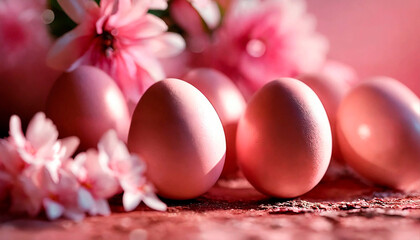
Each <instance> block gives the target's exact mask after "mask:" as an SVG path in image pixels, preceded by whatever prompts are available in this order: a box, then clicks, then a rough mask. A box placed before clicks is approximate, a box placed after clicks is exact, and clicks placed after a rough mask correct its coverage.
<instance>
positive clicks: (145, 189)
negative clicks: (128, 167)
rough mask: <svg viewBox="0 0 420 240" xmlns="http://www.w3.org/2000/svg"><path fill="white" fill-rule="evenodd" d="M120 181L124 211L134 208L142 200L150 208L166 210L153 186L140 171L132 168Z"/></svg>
mask: <svg viewBox="0 0 420 240" xmlns="http://www.w3.org/2000/svg"><path fill="white" fill-rule="evenodd" d="M120 181H121V186H122V188H123V189H124V195H123V205H124V209H125V210H126V211H131V210H133V209H135V208H136V207H137V206H138V205H139V204H140V203H141V202H142V201H143V202H144V203H145V204H146V205H147V206H149V207H150V208H153V209H155V210H159V211H166V205H165V204H164V203H163V202H162V201H160V200H159V198H158V197H157V196H156V194H155V192H156V190H155V188H154V186H153V185H152V184H151V183H150V182H148V180H147V179H146V177H145V176H144V175H143V174H141V172H140V171H139V172H136V171H135V170H134V171H132V173H131V174H128V175H126V176H124V177H123V178H121V180H120Z"/></svg>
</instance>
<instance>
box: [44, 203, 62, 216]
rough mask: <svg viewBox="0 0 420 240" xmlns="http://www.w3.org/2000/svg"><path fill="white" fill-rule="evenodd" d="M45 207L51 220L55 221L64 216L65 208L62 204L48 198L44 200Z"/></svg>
mask: <svg viewBox="0 0 420 240" xmlns="http://www.w3.org/2000/svg"><path fill="white" fill-rule="evenodd" d="M43 205H44V208H45V214H46V215H47V217H48V219H49V220H55V219H57V218H59V217H61V216H62V215H63V212H64V207H63V206H62V205H61V204H59V203H57V202H55V201H53V200H51V199H49V198H46V199H44V200H43Z"/></svg>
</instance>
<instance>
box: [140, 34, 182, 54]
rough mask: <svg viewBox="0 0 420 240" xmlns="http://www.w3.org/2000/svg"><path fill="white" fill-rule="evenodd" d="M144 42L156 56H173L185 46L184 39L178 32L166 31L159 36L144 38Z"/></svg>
mask: <svg viewBox="0 0 420 240" xmlns="http://www.w3.org/2000/svg"><path fill="white" fill-rule="evenodd" d="M142 44H144V46H146V47H145V48H147V49H148V50H149V51H151V52H152V54H153V55H154V56H156V57H160V58H162V57H172V56H175V55H177V54H180V53H181V52H182V51H183V50H184V48H185V41H184V39H183V38H182V37H181V36H180V35H179V34H176V33H164V34H161V35H159V36H157V37H154V38H150V39H147V40H143V41H142Z"/></svg>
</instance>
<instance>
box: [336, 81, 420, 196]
mask: <svg viewBox="0 0 420 240" xmlns="http://www.w3.org/2000/svg"><path fill="white" fill-rule="evenodd" d="M337 133H338V140H339V143H340V147H341V150H342V153H343V156H344V159H345V160H346V162H347V163H348V164H349V165H350V166H351V167H352V168H353V169H354V170H355V171H356V172H357V173H359V174H360V175H362V176H363V177H365V178H367V179H369V180H371V181H373V182H374V183H376V184H379V185H384V186H388V187H392V188H396V189H400V190H405V191H411V190H416V189H417V190H419V189H420V100H419V99H418V98H417V96H416V95H415V94H414V93H413V92H411V91H410V90H409V89H408V88H407V87H406V86H404V85H403V84H401V83H400V82H398V81H396V80H394V79H391V78H386V77H377V78H374V79H372V80H369V81H366V82H364V83H362V84H360V85H359V86H357V87H356V88H354V89H353V90H352V91H351V92H350V93H349V94H348V95H347V96H346V98H345V99H344V100H343V102H342V104H341V105H340V108H339V110H338V115H337Z"/></svg>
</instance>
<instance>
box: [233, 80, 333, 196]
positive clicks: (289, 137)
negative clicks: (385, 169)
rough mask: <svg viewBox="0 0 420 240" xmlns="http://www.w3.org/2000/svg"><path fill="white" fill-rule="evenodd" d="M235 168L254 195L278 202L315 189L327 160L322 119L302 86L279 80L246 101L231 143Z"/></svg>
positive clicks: (328, 140) (326, 132)
mask: <svg viewBox="0 0 420 240" xmlns="http://www.w3.org/2000/svg"><path fill="white" fill-rule="evenodd" d="M236 141H237V142H236V147H237V154H238V162H239V166H240V168H241V169H242V171H243V173H244V175H245V177H246V179H248V181H249V182H250V183H251V184H252V185H253V186H254V187H255V188H256V189H257V190H258V191H260V192H262V193H265V194H267V195H270V196H274V197H279V198H292V197H297V196H299V195H302V194H304V193H306V192H308V191H309V190H311V189H312V188H313V187H315V186H316V185H317V184H318V183H319V181H320V180H321V178H322V177H323V175H324V174H325V172H326V170H327V167H328V164H329V162H330V158H331V151H332V140H331V129H330V125H329V123H328V117H327V114H326V112H325V109H324V107H323V106H322V103H321V101H320V100H319V98H318V97H317V95H316V94H315V93H314V92H313V91H312V90H311V89H310V88H309V87H308V86H306V85H305V84H304V83H302V82H301V81H299V80H296V79H292V78H281V79H277V80H274V81H272V82H270V83H268V84H266V85H265V86H264V87H263V88H261V89H260V90H259V91H258V92H257V93H256V94H255V95H254V96H253V97H252V98H251V100H250V101H249V103H248V106H247V108H246V110H245V113H244V115H243V116H242V118H241V120H240V121H239V125H238V133H237V139H236Z"/></svg>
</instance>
